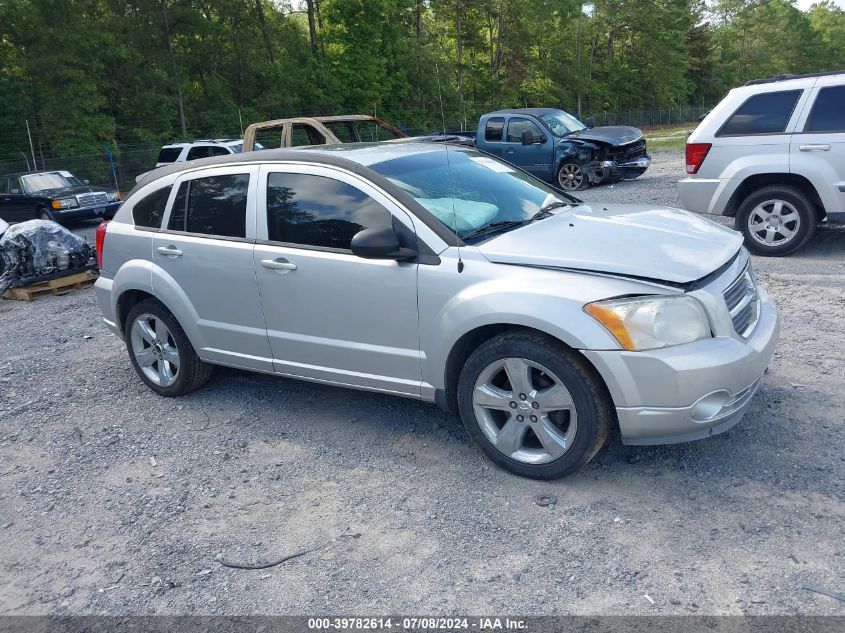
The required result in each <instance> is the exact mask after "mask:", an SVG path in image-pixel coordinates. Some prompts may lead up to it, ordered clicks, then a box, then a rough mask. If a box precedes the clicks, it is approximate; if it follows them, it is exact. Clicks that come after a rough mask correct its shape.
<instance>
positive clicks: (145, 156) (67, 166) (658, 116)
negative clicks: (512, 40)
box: [0, 106, 710, 192]
mask: <svg viewBox="0 0 845 633" xmlns="http://www.w3.org/2000/svg"><path fill="white" fill-rule="evenodd" d="M494 109H496V107H494V106H491V107H486V108H484V107H477V108H473V112H467V114H466V115H463V114H460V115H456V114H455V113H454V111H453V112H452V113H441V111H440V110H439V109H438V110H436V111H432V110H431V109H429V110H427V111H425V112H421V111H413V110H403V111H401V112H400V113H399V114H393V113H391V112H384V113H382V112H374V114H377V115H379V116H383V117H384V118H385V119H387V120H388V121H389V122H390V123H392V124H393V125H395V126H396V127H398V128H399V129H401V130H402V131H403V132H405V133H406V134H409V135H411V136H419V135H422V134H428V133H432V132H441V131H444V130H445V131H447V132H449V131H469V130H474V129H475V127H476V124H477V122H478V118H479V117H480V116H481V115H482V114H483V113H484V112H489V111H491V110H494ZM476 110H477V111H476ZM709 110H710V108H709V107H701V106H678V107H673V108H642V109H629V110H622V111H618V112H609V111H604V110H599V111H590V112H588V111H582V115H583V118H584V119H585V120H586V118H587V117H589V116H591V117H592V118H593V121H594V123H595V125H596V126H602V125H633V126H637V127H651V126H666V125H678V124H684V123H693V122H696V121H698V119H699V117H701V116H702V115H704V114H706V113H707V112H708V111H709ZM242 124H243V122H240V121H233V125H232V129H217V128H216V127H215V129H214V130H212V131H214V132H216V134H209V135H203V136H200V135H197V136H196V138H239V137H240V136H241V135H240V133H239V132H240V129H239V128H240V127H241V125H242ZM200 129H206V131H209V129H208V128H206V127H205V126H202V127H201V128H200ZM17 146H19V147H17ZM160 149H161V145H160V144H158V143H153V142H149V143H138V142H135V143H132V144H120V143H118V144H114V143H112V144H108V145H103V146H102V147H101V149H100V151H89V152H85V153H61V152H55V151H48V150H47V149H45V148H44V147H43V144H42V143H40V142H39V139H38V138H37V136H36V138H35V141H34V146H33V148H32V149H30V146H29V142H28V138H27V136H26V135H25V134H24V135H23V136H16V141H15V151H12V152H10V153H7V155H6V156H2V157H0V176H2V175H3V174H11V173H17V172H25V171H34V170H45V171H47V170H59V169H62V170H67V171H70V172H72V173H73V174H74V175H76V176H77V177H79V178H81V179H84V180H88V181H90V182H91V184H95V185H109V186H115V185H117V188H118V189H119V190H121V191H124V192H125V191H128V190H129V189H131V188H132V187H133V186H134V185H135V178H136V177H137V176H138V175H140V174H142V173H144V172H147V171H149V170H151V169H153V168H154V167H155V164H156V157H157V156H158V153H159V150H160ZM33 154H34V156H33ZM4 159H5V160H4ZM33 163H34V164H33Z"/></svg>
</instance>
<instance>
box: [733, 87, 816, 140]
mask: <svg viewBox="0 0 845 633" xmlns="http://www.w3.org/2000/svg"><path fill="white" fill-rule="evenodd" d="M800 96H801V91H800V90H789V91H786V92H767V93H765V94H759V95H755V96H753V97H751V98H750V99H748V101H746V102H745V103H743V104H742V105H741V106H740V107H739V109H738V110H737V111H736V112H734V113H733V116H731V118H730V119H728V122H727V123H725V125H723V126H722V129H721V130H719V133H718V134H717V136H746V135H749V134H779V133H781V132H783V131H784V130H785V129H786V124H787V123H789V118H790V117H791V116H792V111H793V110H794V109H795V104H796V103H797V102H798V97H800Z"/></svg>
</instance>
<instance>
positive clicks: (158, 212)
mask: <svg viewBox="0 0 845 633" xmlns="http://www.w3.org/2000/svg"><path fill="white" fill-rule="evenodd" d="M170 189H171V187H163V188H161V189H157V190H156V191H153V192H152V193H149V194H147V195H146V196H144V197H143V198H141V199H140V200H138V202H136V203H135V206H134V207H132V221H133V222H134V223H135V226H146V227H149V228H153V229H157V228H159V227H161V220H162V218H163V217H164V210H165V208H166V207H167V199H168V198H169V197H170Z"/></svg>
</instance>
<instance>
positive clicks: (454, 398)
mask: <svg viewBox="0 0 845 633" xmlns="http://www.w3.org/2000/svg"><path fill="white" fill-rule="evenodd" d="M517 331H520V332H531V333H535V334H540V335H542V336H545V337H547V338H550V339H552V340H553V341H554V342H555V343H556V344H557V345H559V346H560V347H562V348H564V349H566V350H568V351H570V352H573V353H574V354H576V355H577V356H578V357H579V359H580V360H581V361H582V362H583V363H584V367H586V368H587V370H588V371H589V372H590V373H591V374H592V376H593V378H595V380H596V381H597V384H599V385H600V388H601V389H602V390H603V391H604V393H605V394H606V396H607V398H608V401H609V402H613V398H612V397H611V394H610V390H609V388H608V386H607V384H606V383H605V381H604V379H603V378H602V375H601V374H600V373H599V371H598V370H597V369H596V367H595V366H594V365H593V363H592V362H590V360H589V359H588V358H587V357H586V356H584V354H582V353H581V352H580V351H579V350H578V349H577V348H574V347H572V346H571V345H568V344H567V343H566V342H565V341H563V340H561V339H560V338H559V337H557V336H555V335H553V334H550V333H549V332H545V331H543V330H540V329H537V328H535V327H530V326H526V325H522V324H518V323H491V324H486V325H480V326H478V327H475V328H473V329H471V330H469V331H468V332H465V333H464V334H462V335H461V336H460V337H459V338H458V339H457V340H456V341H455V343H454V344H453V345H452V347H451V349H450V350H449V354H448V355H447V357H446V364H445V368H444V376H443V384H444V390H443V393H442V394H439V396H438V397H437V404H438V405H439V406H440V407H441V408H443V409H445V410H447V411H449V412H451V413H455V414H457V413H458V379H459V378H460V375H461V369H463V367H464V364H466V361H467V359H468V358H469V357H470V355H472V353H473V352H474V351H475V350H477V349H478V348H479V347H481V346H482V345H483V344H484V343H486V342H487V341H489V340H491V339H493V338H495V337H496V336H499V335H500V334H504V333H505V332H517Z"/></svg>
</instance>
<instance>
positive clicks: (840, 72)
mask: <svg viewBox="0 0 845 633" xmlns="http://www.w3.org/2000/svg"><path fill="white" fill-rule="evenodd" d="M830 75H845V70H828V71H826V72H823V73H807V74H806V75H791V74H788V73H787V74H783V75H775V76H774V77H769V78H768V79H752V80H750V81H746V82H745V85H746V86H756V85H759V84H770V83H774V82H776V81H788V80H790V79H809V78H811V77H829V76H830Z"/></svg>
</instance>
